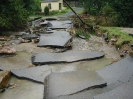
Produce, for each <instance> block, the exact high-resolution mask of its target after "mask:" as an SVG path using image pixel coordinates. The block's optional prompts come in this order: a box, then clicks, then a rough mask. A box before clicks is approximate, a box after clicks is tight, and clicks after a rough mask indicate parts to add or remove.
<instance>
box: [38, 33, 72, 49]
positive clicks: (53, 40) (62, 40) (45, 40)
mask: <svg viewBox="0 0 133 99" xmlns="http://www.w3.org/2000/svg"><path fill="white" fill-rule="evenodd" d="M71 39H72V36H71V35H70V34H69V33H68V32H66V31H55V32H54V33H50V34H41V36H40V41H39V43H38V45H37V46H38V47H47V46H50V47H65V45H67V43H68V42H69V41H70V40H71Z"/></svg>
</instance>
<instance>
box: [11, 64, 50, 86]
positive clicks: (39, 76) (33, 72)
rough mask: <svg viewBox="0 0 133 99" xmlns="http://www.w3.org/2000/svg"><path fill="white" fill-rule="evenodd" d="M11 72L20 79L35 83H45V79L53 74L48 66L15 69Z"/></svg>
mask: <svg viewBox="0 0 133 99" xmlns="http://www.w3.org/2000/svg"><path fill="white" fill-rule="evenodd" d="M11 72H12V73H13V74H14V75H15V76H17V77H18V78H25V79H29V80H32V81H35V82H39V83H43V82H44V79H45V77H46V76H47V75H49V74H50V73H51V68H50V67H49V66H47V65H43V66H38V67H30V68H22V69H16V70H15V69H14V70H11Z"/></svg>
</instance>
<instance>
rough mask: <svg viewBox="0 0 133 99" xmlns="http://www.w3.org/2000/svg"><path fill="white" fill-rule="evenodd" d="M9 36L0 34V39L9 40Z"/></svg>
mask: <svg viewBox="0 0 133 99" xmlns="http://www.w3.org/2000/svg"><path fill="white" fill-rule="evenodd" d="M9 40H10V38H9V37H7V36H0V41H9Z"/></svg>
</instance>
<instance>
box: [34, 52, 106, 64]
mask: <svg viewBox="0 0 133 99" xmlns="http://www.w3.org/2000/svg"><path fill="white" fill-rule="evenodd" d="M102 57H104V53H103V52H98V51H94V52H88V51H70V52H64V53H48V52H45V53H38V54H35V55H33V56H32V63H33V64H34V65H39V64H51V63H71V62H77V61H85V60H92V59H99V58H102Z"/></svg>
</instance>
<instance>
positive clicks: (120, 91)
mask: <svg viewBox="0 0 133 99" xmlns="http://www.w3.org/2000/svg"><path fill="white" fill-rule="evenodd" d="M132 88H133V81H132V82H127V83H124V84H122V85H121V86H119V87H117V88H115V89H113V90H111V91H109V92H106V93H103V94H100V95H97V96H94V99H132V98H133V89H132Z"/></svg>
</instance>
